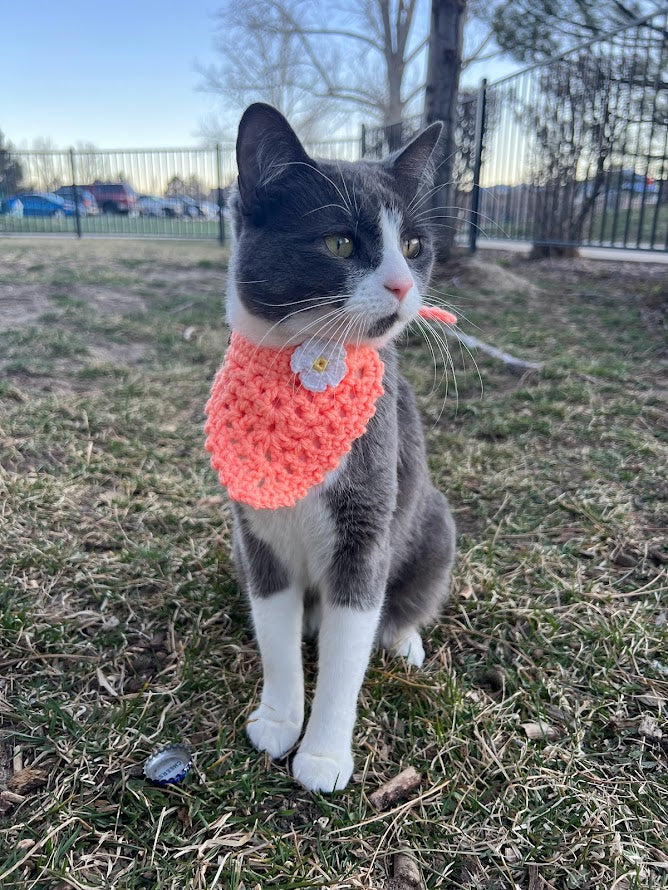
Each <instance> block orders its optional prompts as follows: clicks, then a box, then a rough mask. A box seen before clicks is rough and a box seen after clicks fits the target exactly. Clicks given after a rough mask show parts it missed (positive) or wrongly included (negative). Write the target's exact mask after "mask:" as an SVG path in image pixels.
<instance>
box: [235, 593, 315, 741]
mask: <svg viewBox="0 0 668 890" xmlns="http://www.w3.org/2000/svg"><path fill="white" fill-rule="evenodd" d="M251 608H252V611H253V623H254V625H255V635H256V638H257V642H258V646H259V648H260V655H261V656H262V672H263V683H262V696H261V698H260V706H259V707H258V708H256V709H255V711H253V713H252V714H251V715H250V717H249V718H248V724H247V726H246V732H247V733H248V737H249V739H250V740H251V742H252V743H253V745H255V747H256V748H258V749H259V750H260V751H266V752H267V753H268V754H269V756H270V757H281V756H282V755H283V754H285V753H286V751H289V750H290V748H292V746H293V745H294V744H295V742H296V741H297V739H298V738H299V735H300V733H301V731H302V724H303V722H304V672H303V669H302V613H303V610H304V601H303V594H302V591H301V590H300V589H298V588H297V587H288V588H287V589H286V590H282V591H280V593H273V594H271V595H270V596H265V597H256V596H251Z"/></svg>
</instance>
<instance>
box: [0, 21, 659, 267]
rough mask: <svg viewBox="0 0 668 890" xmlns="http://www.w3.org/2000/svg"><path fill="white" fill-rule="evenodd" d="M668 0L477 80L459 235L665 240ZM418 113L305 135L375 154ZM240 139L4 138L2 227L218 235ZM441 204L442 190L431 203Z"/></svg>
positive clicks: (461, 119)
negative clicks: (17, 145)
mask: <svg viewBox="0 0 668 890" xmlns="http://www.w3.org/2000/svg"><path fill="white" fill-rule="evenodd" d="M667 81H668V11H667V12H663V13H660V14H657V15H654V16H653V17H650V18H647V19H645V20H643V21H642V22H639V23H637V24H635V25H633V26H632V27H630V28H626V29H624V30H619V31H616V32H614V33H610V34H608V35H606V36H605V38H602V39H600V40H597V41H593V42H591V43H588V44H586V45H580V46H577V47H575V48H573V49H571V50H570V51H568V52H566V53H564V54H562V55H561V56H559V57H557V58H554V59H551V60H549V61H548V62H545V63H541V64H539V65H534V66H531V67H529V68H526V69H524V70H523V71H520V72H518V73H517V74H514V75H511V76H509V77H507V78H504V79H502V80H499V81H497V82H496V83H493V84H486V83H484V82H483V85H482V87H481V88H480V90H479V91H473V92H472V91H467V90H462V91H461V92H460V97H459V105H458V117H457V120H458V123H457V132H456V134H455V143H456V146H457V149H456V154H455V158H454V171H453V179H454V191H453V193H452V195H451V199H452V205H453V207H452V211H451V217H452V218H451V219H449V224H450V225H451V226H452V228H453V229H454V230H455V234H456V235H458V236H459V237H460V239H463V238H465V237H468V238H469V243H470V246H471V249H473V250H474V249H475V247H476V244H477V241H478V239H479V238H491V239H503V240H509V239H510V240H517V241H524V242H526V241H528V242H530V243H533V244H534V245H536V247H537V249H539V250H540V249H541V248H545V249H546V250H548V249H549V250H552V249H554V248H557V249H559V248H570V247H574V246H578V245H596V246H614V247H625V248H646V249H650V250H657V251H665V250H668V83H667ZM421 125H422V120H421V118H420V117H414V118H409V119H406V120H404V121H402V122H401V123H399V124H395V125H392V126H390V127H363V128H362V132H361V137H360V138H359V139H348V140H332V141H327V142H319V143H311V144H309V145H307V149H308V150H309V151H310V153H311V154H313V155H314V156H316V157H326V158H330V159H341V160H358V159H359V158H362V157H367V158H382V157H384V156H386V155H387V154H388V153H389V152H390V151H392V150H394V149H395V148H397V147H399V146H400V145H402V144H404V143H405V142H406V141H408V140H409V139H410V138H412V137H413V136H414V135H415V134H416V133H417V132H419V130H420V128H421ZM235 176H236V165H235V158H234V146H233V145H232V144H231V143H229V144H221V145H217V146H215V147H213V148H210V149H203V148H202V149H165V150H137V151H129V150H127V151H77V152H75V151H74V150H69V151H62V152H16V151H13V150H11V151H8V150H6V149H4V150H3V149H2V148H0V234H2V233H31V232H44V233H54V232H56V233H57V232H62V233H71V234H78V235H80V236H81V235H89V234H91V235H92V234H107V235H131V236H135V237H136V236H142V235H144V236H151V237H155V236H172V237H181V238H184V237H191V238H218V239H220V240H221V241H224V239H225V219H226V215H227V210H226V199H227V193H228V189H229V186H230V184H231V183H232V182H233V180H234V178H235ZM441 203H442V201H441Z"/></svg>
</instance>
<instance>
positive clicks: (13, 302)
mask: <svg viewBox="0 0 668 890" xmlns="http://www.w3.org/2000/svg"><path fill="white" fill-rule="evenodd" d="M51 309H53V304H52V303H51V302H50V301H49V298H48V296H47V294H46V293H45V292H44V288H42V287H39V286H38V285H35V284H0V331H6V330H11V329H15V328H21V327H26V326H28V325H31V324H33V323H34V322H36V321H37V319H38V318H39V317H40V315H43V314H44V313H45V312H48V311H49V310H51Z"/></svg>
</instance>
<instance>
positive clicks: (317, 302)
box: [253, 296, 343, 309]
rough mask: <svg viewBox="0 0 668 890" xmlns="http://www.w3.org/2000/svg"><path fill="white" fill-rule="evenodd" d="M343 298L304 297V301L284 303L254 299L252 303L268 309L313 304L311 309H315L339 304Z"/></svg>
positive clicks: (287, 301)
mask: <svg viewBox="0 0 668 890" xmlns="http://www.w3.org/2000/svg"><path fill="white" fill-rule="evenodd" d="M342 299H343V297H341V296H336V297H332V299H331V300H323V299H322V298H321V297H306V299H304V300H286V301H285V303H263V302H262V300H256V299H254V300H253V302H254V303H257V304H258V306H269V307H272V308H273V307H277V308H278V307H279V306H299V304H300V303H313V304H314V305H313V308H314V309H317V308H318V307H319V306H328V305H330V304H334V303H340V302H341V300H342Z"/></svg>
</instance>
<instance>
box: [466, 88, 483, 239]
mask: <svg viewBox="0 0 668 890" xmlns="http://www.w3.org/2000/svg"><path fill="white" fill-rule="evenodd" d="M486 104H487V78H485V77H483V79H482V80H481V81H480V89H479V90H478V102H477V105H476V117H475V156H474V161H473V194H472V195H471V219H470V221H469V250H470V251H471V253H475V251H476V244H477V241H478V218H479V207H480V168H481V167H482V151H483V142H484V138H485V110H486V108H485V106H486Z"/></svg>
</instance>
